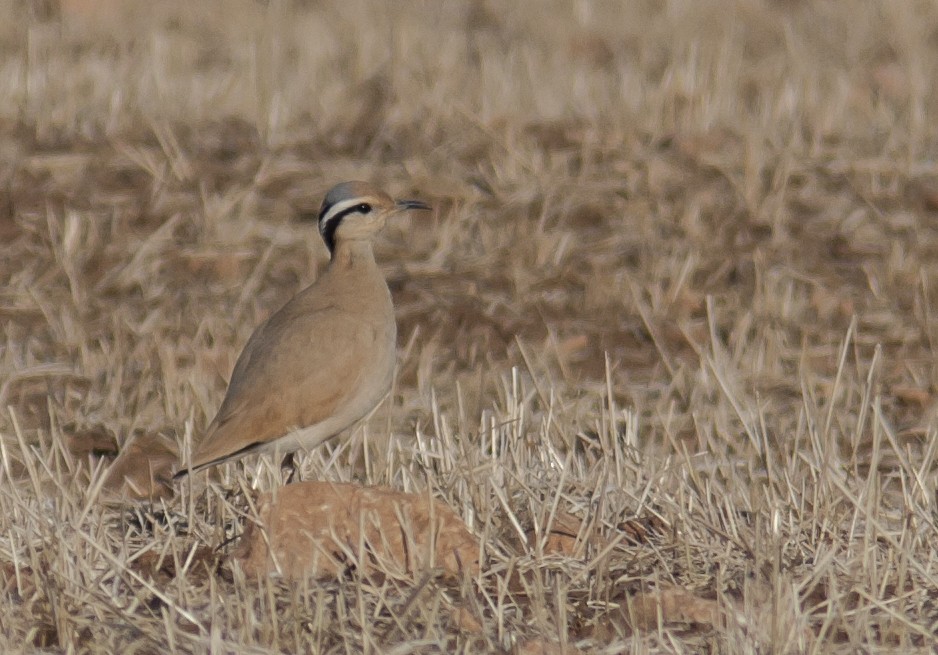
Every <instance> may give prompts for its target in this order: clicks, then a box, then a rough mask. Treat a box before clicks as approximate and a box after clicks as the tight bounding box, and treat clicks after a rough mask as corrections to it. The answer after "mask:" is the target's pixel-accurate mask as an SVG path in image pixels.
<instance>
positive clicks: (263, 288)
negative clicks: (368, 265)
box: [0, 0, 938, 654]
mask: <svg viewBox="0 0 938 655" xmlns="http://www.w3.org/2000/svg"><path fill="white" fill-rule="evenodd" d="M190 4H193V5H195V6H196V7H201V9H199V8H191V7H188V5H190ZM0 53H2V56H0V283H2V286H0V326H2V330H0V408H2V409H0V447H2V448H0V455H2V462H0V464H2V466H0V583H2V585H3V589H2V592H3V595H2V597H0V652H4V653H17V652H34V651H35V650H36V649H48V651H49V652H77V653H84V652H93V653H114V652H120V653H127V654H129V653H154V652H180V653H187V652H207V651H209V650H211V651H212V652H216V653H227V652H243V653H270V652H326V653H358V652H369V653H377V652H395V653H409V652H426V653H432V652H515V651H517V652H527V653H535V652H561V649H562V648H564V647H573V646H576V647H578V648H580V649H581V650H583V651H587V652H606V653H617V652H623V651H627V652H701V651H703V652H720V653H751V652H763V653H768V652H775V653H802V652H804V653H808V652H812V653H830V652H842V653H854V652H872V653H881V652H913V651H916V650H919V651H922V652H924V651H927V650H929V649H930V647H931V646H932V644H933V643H934V640H935V633H936V631H938V550H936V544H938V528H936V520H938V518H936V517H938V508H936V495H935V490H936V483H938V436H936V430H938V422H936V420H935V419H936V412H935V407H934V403H935V391H936V384H938V369H936V365H935V364H936V357H935V352H934V343H935V340H936V339H938V322H936V317H935V316H934V315H933V313H934V312H935V311H936V309H935V308H936V307H938V163H936V162H938V92H936V88H935V84H934V83H935V80H936V79H938V7H936V6H935V5H934V3H927V2H911V1H904V0H899V1H897V2H882V3H877V2H861V1H858V2H827V1H823V0H817V1H816V2H812V1H809V0H804V1H798V0H788V1H781V0H777V1H774V2H770V1H769V0H762V1H758V0H735V1H732V0H727V1H725V2H716V1H708V0H686V1H681V0H675V1H671V2H661V1H652V0H649V1H638V2H619V0H610V1H609V2H598V1H597V2H588V1H586V0H582V1H577V2H572V1H571V2H561V1H559V0H557V1H550V2H548V1H546V0H545V1H543V2H542V1H535V0H529V1H527V2H515V3H509V2H504V3H502V2H494V1H493V2H488V3H482V2H476V3H470V2H455V1H442V2H429V1H426V2H417V1H409V0H408V1H401V2H393V3H371V2H364V1H358V2H351V3H350V2H339V1H336V2H302V1H300V0H296V1H294V2H287V1H286V0H271V1H270V2H267V3H254V2H243V1H236V0H226V1H225V2H205V3H182V2H180V3H175V2H163V1H161V2H151V3H141V2H123V1H121V0H107V1H106V2H97V3H95V2H88V1H85V2H82V1H79V0H69V1H66V0H61V2H60V3H56V2H55V0H47V1H46V2H35V3H30V2H28V1H25V0H19V1H12V2H11V0H6V1H4V2H0ZM349 178H364V179H369V180H373V181H375V182H378V183H380V184H382V185H384V186H386V187H387V188H388V189H389V190H391V191H393V192H395V193H399V194H401V195H404V194H406V195H407V196H408V197H410V196H416V197H420V198H422V199H426V200H429V201H431V202H432V203H433V204H434V206H435V207H436V208H437V211H436V212H435V213H434V215H433V216H432V218H426V217H423V218H421V217H418V216H414V217H410V218H407V219H404V220H401V221H399V222H398V223H396V224H395V225H392V226H390V227H389V229H388V230H387V231H386V232H385V233H384V235H383V237H382V239H381V241H380V243H379V245H378V256H379V259H380V261H381V262H382V264H383V266H384V268H385V271H386V273H387V276H388V279H389V282H390V285H391V289H392V292H393V294H394V298H395V301H396V304H397V308H398V320H399V325H400V335H401V336H400V347H401V364H400V370H399V376H398V380H397V385H396V388H395V391H394V393H393V395H392V397H391V399H390V401H389V402H387V403H385V404H384V405H383V406H382V407H381V408H380V409H379V410H378V411H377V412H376V413H375V415H374V416H373V417H372V419H371V420H370V421H369V422H368V423H367V425H366V427H365V429H364V430H363V429H361V428H359V429H357V430H355V431H353V433H352V434H351V435H345V436H344V437H343V438H342V439H340V440H337V441H336V442H335V443H334V444H331V445H329V446H327V447H324V448H321V449H320V450H318V451H316V452H314V453H311V454H310V455H309V456H308V457H306V458H305V459H304V460H303V473H304V477H305V478H306V479H319V480H333V481H348V480H351V481H355V482H360V483H367V484H384V485H390V486H392V487H394V488H396V489H399V490H403V491H419V492H425V491H426V490H427V489H428V488H429V489H430V490H431V491H432V494H433V495H434V496H435V497H436V498H438V499H439V500H441V501H443V502H445V503H446V504H447V505H448V506H450V507H451V508H453V509H454V510H455V511H456V512H457V513H458V514H459V515H460V516H461V517H462V518H463V519H465V521H466V522H467V524H468V526H469V527H470V529H471V530H472V531H473V533H474V534H476V535H477V536H478V537H479V539H480V541H481V544H482V557H483V561H482V567H481V573H480V574H479V575H478V576H475V577H474V578H472V579H466V580H462V581H457V582H453V581H452V580H448V579H445V578H443V577H434V576H429V577H427V576H426V575H422V574H421V575H417V574H415V575H414V576H413V577H408V576H403V577H401V576H394V575H388V576H386V577H383V578H382V577H381V576H377V577H375V576H371V575H369V576H367V577H366V576H365V575H364V574H363V573H362V572H361V571H357V572H356V571H350V572H347V573H344V574H343V575H340V576H339V577H333V578H331V579H327V580H319V581H310V582H308V583H303V584H295V585H287V584H282V583H278V582H276V581H267V582H262V583H259V584H258V583H252V582H249V581H246V580H245V579H244V578H243V577H242V576H241V574H240V573H239V572H238V571H237V570H236V569H235V568H232V566H231V565H230V562H228V560H227V559H225V557H224V556H225V554H226V553H227V552H229V551H230V549H231V548H232V546H231V545H226V546H223V547H221V548H220V549H219V550H218V551H217V552H213V551H212V550H211V548H215V547H218V546H220V545H221V544H222V542H224V541H225V540H226V539H227V538H229V537H232V536H234V535H236V534H239V533H240V530H241V527H240V525H239V523H238V521H237V520H236V519H237V518H238V514H237V512H240V511H243V510H244V498H245V496H244V494H243V493H241V492H243V491H245V490H248V489H250V488H251V487H254V488H257V489H267V488H269V487H270V486H271V485H272V484H275V482H274V479H275V478H276V476H275V475H274V471H273V470H272V469H273V468H275V467H273V466H272V462H270V461H269V460H260V461H258V460H257V459H253V460H249V461H248V462H247V463H246V466H237V465H232V466H229V467H227V468H226V469H224V470H223V471H222V472H221V473H222V475H221V476H220V477H219V479H217V480H215V481H212V482H211V483H208V478H207V476H205V475H201V476H199V477H197V478H196V481H195V484H194V485H192V486H190V485H188V484H184V485H180V486H179V488H180V489H181V490H183V493H181V494H179V495H177V496H176V497H173V498H170V499H168V500H166V501H164V504H163V505H161V506H155V507H150V508H149V509H148V508H147V507H146V506H139V507H134V506H132V505H127V506H125V507H120V506H114V505H111V504H106V503H104V502H103V494H102V493H101V492H100V483H103V481H105V478H104V476H103V473H102V469H103V467H105V466H106V465H107V463H108V462H109V460H110V457H111V456H112V455H113V451H114V450H115V444H116V445H119V446H123V445H125V444H126V443H127V442H128V439H129V438H130V437H131V436H132V435H139V436H141V437H144V438H146V437H153V436H154V435H159V434H162V435H164V436H165V437H167V439H168V441H169V442H170V443H172V444H175V445H179V446H181V447H183V448H186V447H188V446H189V444H191V441H192V439H194V438H197V437H198V435H199V434H200V431H201V430H202V429H203V428H204V426H205V425H206V424H207V423H208V421H209V420H210V419H211V417H212V415H213V413H214V411H215V409H216V408H217V406H218V403H219V402H220V400H221V397H222V394H223V392H224V388H225V380H226V379H227V376H228V374H229V373H230V370H231V367H232V365H233V363H234V358H235V357H236V356H237V354H238V352H239V350H240V348H241V346H242V345H243V343H244V341H245V340H246V338H247V337H248V335H249V334H250V332H251V330H252V329H253V327H254V326H255V325H256V324H257V323H258V322H259V321H260V320H262V319H263V318H264V317H265V316H266V315H267V314H268V313H269V312H271V311H273V310H274V309H276V308H277V307H278V306H279V305H280V304H281V303H283V302H284V301H285V300H286V299H287V298H288V297H290V295H291V294H293V293H294V292H295V291H297V290H298V289H299V288H300V286H301V285H303V284H306V283H308V282H309V281H311V280H313V279H314V278H315V276H316V271H317V269H318V268H319V267H321V266H322V264H323V261H324V257H325V252H324V248H323V246H322V244H321V243H320V241H319V237H318V235H317V233H316V230H315V228H314V225H313V224H311V223H308V222H303V221H300V220H298V219H299V218H301V217H303V216H304V215H309V214H310V213H311V212H312V213H314V212H315V209H316V207H317V205H318V202H319V200H320V198H321V194H322V193H323V191H324V190H325V189H327V188H328V187H329V186H331V185H332V184H333V183H335V182H337V181H340V180H344V179H349ZM323 346H324V347H328V344H323ZM92 451H93V452H92ZM88 463H91V465H92V467H97V468H93V470H91V474H90V478H89V473H88V471H89V466H85V465H84V464H88ZM89 479H90V480H91V481H92V482H91V483H89ZM207 483H208V484H207ZM438 644H442V646H440V645H438Z"/></svg>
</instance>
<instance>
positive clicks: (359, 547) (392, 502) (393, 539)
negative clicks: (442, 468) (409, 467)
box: [233, 482, 479, 579]
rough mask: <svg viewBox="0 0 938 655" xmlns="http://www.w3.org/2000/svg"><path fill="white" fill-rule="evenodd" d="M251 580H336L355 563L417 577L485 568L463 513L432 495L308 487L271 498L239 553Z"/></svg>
mask: <svg viewBox="0 0 938 655" xmlns="http://www.w3.org/2000/svg"><path fill="white" fill-rule="evenodd" d="M233 558H234V559H235V560H236V561H238V562H239V563H240V566H241V568H242V570H243V571H244V573H245V574H246V575H247V576H249V577H254V578H257V577H262V576H266V575H270V574H280V575H282V576H284V577H286V578H290V579H297V578H304V577H323V576H335V575H337V574H338V573H340V572H341V571H343V570H345V569H346V568H347V566H349V564H355V565H356V566H357V567H358V568H360V569H364V570H365V571H383V572H388V573H392V574H402V573H406V574H412V573H414V572H416V571H420V570H426V569H429V568H433V567H441V568H442V569H443V571H445V572H446V573H447V574H448V575H451V576H454V577H455V576H459V575H461V574H462V572H463V571H465V572H468V573H469V574H470V575H474V574H476V573H477V572H478V570H479V545H478V542H477V541H476V539H475V538H474V537H473V536H472V534H471V533H470V532H469V530H468V528H467V527H466V524H465V523H463V521H462V519H460V518H459V517H458V516H457V515H456V513H455V512H453V511H452V510H451V509H449V508H448V507H446V506H445V505H443V504H442V503H439V502H437V501H432V502H431V501H430V499H429V498H428V497H427V495H426V494H408V493H403V492H400V491H394V490H393V489H387V488H382V487H361V486H359V485H355V484H347V483H333V482H301V483H296V484H289V485H287V486H285V487H282V488H280V489H277V490H275V491H274V492H269V493H265V494H263V495H262V496H261V497H260V498H259V499H258V520H257V521H256V522H248V524H247V526H246V527H245V530H244V534H243V535H242V537H241V542H240V543H239V544H238V547H237V548H236V549H235V552H234V553H233Z"/></svg>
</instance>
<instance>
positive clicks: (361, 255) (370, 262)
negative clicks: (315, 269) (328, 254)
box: [329, 239, 377, 269]
mask: <svg viewBox="0 0 938 655" xmlns="http://www.w3.org/2000/svg"><path fill="white" fill-rule="evenodd" d="M359 266H377V264H376V263H375V253H374V250H373V249H372V247H371V241H369V240H367V239H350V240H348V241H342V242H340V243H337V244H336V246H335V250H334V251H333V253H332V261H331V262H330V264H329V267H330V268H338V269H348V268H357V267H359Z"/></svg>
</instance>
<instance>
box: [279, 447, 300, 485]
mask: <svg viewBox="0 0 938 655" xmlns="http://www.w3.org/2000/svg"><path fill="white" fill-rule="evenodd" d="M284 470H287V471H289V473H288V474H287V480H286V482H284V484H290V483H291V482H293V476H294V475H298V473H297V468H296V458H295V457H294V456H293V453H292V452H290V453H287V454H286V455H284V456H283V461H282V462H280V472H281V473H283V471H284Z"/></svg>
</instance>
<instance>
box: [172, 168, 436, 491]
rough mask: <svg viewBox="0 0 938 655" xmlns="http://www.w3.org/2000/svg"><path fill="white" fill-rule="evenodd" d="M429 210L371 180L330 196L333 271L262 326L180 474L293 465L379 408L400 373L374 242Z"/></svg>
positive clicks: (322, 222)
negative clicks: (232, 465) (253, 463)
mask: <svg viewBox="0 0 938 655" xmlns="http://www.w3.org/2000/svg"><path fill="white" fill-rule="evenodd" d="M430 209H431V208H430V206H429V205H427V204H426V203H424V202H421V201H419V200H394V199H393V198H391V196H389V195H388V194H387V193H385V192H384V191H382V190H380V189H378V188H376V187H375V186H373V185H372V184H369V183H368V182H361V181H352V182H342V183H341V184H337V185H336V186H334V187H332V189H330V190H329V192H328V193H326V195H325V198H324V199H323V201H322V206H321V209H320V211H319V233H320V235H321V236H322V239H323V241H324V242H325V244H326V248H327V249H328V250H329V264H328V266H327V267H326V269H325V271H324V272H323V274H322V275H321V276H320V277H319V278H318V279H317V280H316V281H315V282H314V283H313V284H311V285H310V286H308V287H306V288H305V289H303V290H302V291H300V292H299V293H298V294H296V295H295V296H294V297H293V298H291V299H290V300H289V301H288V302H287V303H286V304H285V305H284V306H283V307H282V308H281V309H280V310H278V311H277V312H275V313H274V314H272V315H271V316H270V317H269V318H268V319H267V320H266V321H264V322H263V323H261V324H260V325H259V326H258V327H257V328H256V329H255V330H254V333H253V334H252V335H251V337H250V338H249V339H248V341H247V344H245V346H244V349H243V350H242V352H241V354H240V355H239V357H238V360H237V362H236V363H235V367H234V370H233V372H232V374H231V380H230V382H229V383H228V389H227V391H226V393H225V397H224V400H222V403H221V406H220V407H219V409H218V413H217V414H216V415H215V418H214V419H213V420H212V422H211V423H210V424H209V426H208V428H207V429H206V431H205V433H204V434H203V437H202V439H201V440H200V441H199V442H198V443H197V445H196V446H195V448H194V450H193V452H192V454H191V456H190V461H189V463H188V465H187V466H186V467H185V468H183V469H182V470H180V471H178V472H177V473H176V474H175V476H174V477H175V478H177V479H178V478H181V477H183V476H185V475H186V474H188V473H192V472H196V471H200V470H203V469H206V468H209V467H212V466H215V465H217V464H221V463H223V462H231V461H235V460H237V459H240V458H242V457H244V456H246V455H249V454H252V453H270V452H279V453H281V454H285V455H287V456H288V458H289V460H290V461H291V462H292V454H293V453H294V452H295V451H297V450H300V449H304V450H309V449H312V448H315V447H316V446H318V445H319V444H321V443H323V442H325V441H327V440H328V439H330V438H332V437H334V436H335V435H337V434H339V433H340V432H342V431H343V430H345V429H346V428H347V427H349V426H351V425H352V424H354V423H356V422H357V421H359V420H360V419H362V418H363V417H364V416H366V415H367V414H368V413H369V412H371V410H373V409H374V408H375V407H376V406H377V405H378V403H380V402H381V400H382V399H383V398H384V397H385V395H387V393H388V391H389V390H390V388H391V381H392V378H393V376H394V368H395V363H396V358H397V345H396V342H397V323H396V321H395V318H394V305H393V303H392V300H391V292H390V290H389V289H388V285H387V282H386V281H385V279H384V276H383V275H382V274H381V270H380V269H379V268H378V264H377V262H376V261H375V256H374V251H373V247H372V244H373V240H374V237H375V235H376V234H377V233H378V232H379V231H380V230H381V229H382V228H383V227H384V225H385V222H386V221H387V219H389V218H391V217H393V216H396V215H399V214H402V213H405V212H408V211H412V210H424V211H427V210H430ZM291 477H292V474H291Z"/></svg>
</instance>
